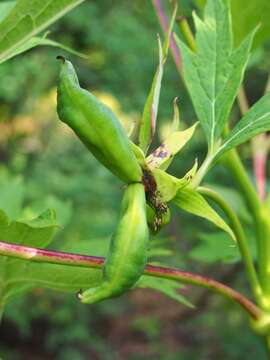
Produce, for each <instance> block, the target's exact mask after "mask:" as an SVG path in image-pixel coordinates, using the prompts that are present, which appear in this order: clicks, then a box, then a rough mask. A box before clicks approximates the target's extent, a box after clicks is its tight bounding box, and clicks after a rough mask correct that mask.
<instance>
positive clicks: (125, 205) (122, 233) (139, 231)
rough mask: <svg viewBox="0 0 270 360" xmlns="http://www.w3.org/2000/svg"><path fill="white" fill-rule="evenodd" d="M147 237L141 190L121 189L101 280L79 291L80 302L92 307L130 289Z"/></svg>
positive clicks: (140, 267)
mask: <svg viewBox="0 0 270 360" xmlns="http://www.w3.org/2000/svg"><path fill="white" fill-rule="evenodd" d="M148 238H149V231H148V226H147V220H146V205H145V193H144V187H143V185H142V184H131V185H129V186H128V187H127V189H126V190H125V194H124V198H123V201H122V207H121V215H120V222H119V224H118V227H117V229H116V232H115V233H114V235H113V237H112V240H111V244H110V249H109V254H108V256H107V258H106V261H105V264H104V268H103V281H102V283H101V284H100V285H99V286H97V287H95V288H90V289H88V290H86V291H84V292H81V293H80V294H79V298H80V300H81V301H82V302H83V303H86V304H93V303H96V302H98V301H102V300H105V299H107V298H111V297H117V296H119V295H121V294H122V293H124V292H126V291H127V290H129V289H130V288H132V287H133V286H134V285H135V283H136V282H137V281H138V280H139V278H140V277H141V275H142V273H143V271H144V267H145V265H146V261H147V245H148Z"/></svg>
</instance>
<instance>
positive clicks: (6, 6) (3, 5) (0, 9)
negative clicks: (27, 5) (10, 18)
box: [0, 0, 16, 22]
mask: <svg viewBox="0 0 270 360" xmlns="http://www.w3.org/2000/svg"><path fill="white" fill-rule="evenodd" d="M15 4H16V0H14V1H11V0H7V1H1V2H0V22H1V21H2V20H3V19H4V18H5V17H6V16H7V15H8V13H9V12H10V11H11V9H12V8H13V6H14V5H15Z"/></svg>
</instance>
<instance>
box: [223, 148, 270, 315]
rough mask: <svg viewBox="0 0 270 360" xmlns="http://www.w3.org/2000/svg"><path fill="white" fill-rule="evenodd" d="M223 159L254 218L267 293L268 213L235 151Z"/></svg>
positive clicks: (269, 304)
mask: <svg viewBox="0 0 270 360" xmlns="http://www.w3.org/2000/svg"><path fill="white" fill-rule="evenodd" d="M223 161H225V166H226V167H227V168H228V169H229V171H230V172H231V173H232V175H233V177H234V178H235V180H236V181H237V183H238V185H239V187H240V190H241V192H242V194H243V196H244V198H245V200H246V202H247V205H248V208H249V210H250V211H251V213H252V215H253V219H254V226H255V231H256V237H257V258H258V270H259V279H260V282H261V286H262V289H263V291H264V292H265V293H266V294H268V295H269V293H270V281H269V279H270V268H269V260H270V225H269V221H268V215H267V213H266V210H265V209H264V208H263V206H262V204H261V202H260V199H259V198H258V195H257V193H256V190H255V188H254V187H253V185H252V183H251V181H250V179H249V177H248V175H247V173H246V170H245V168H244V166H243V164H242V162H241V160H240V158H239V156H238V154H237V152H236V150H231V151H229V152H228V153H227V154H225V155H224V157H223ZM265 307H267V308H268V310H269V308H270V302H269V301H267V303H266V304H265Z"/></svg>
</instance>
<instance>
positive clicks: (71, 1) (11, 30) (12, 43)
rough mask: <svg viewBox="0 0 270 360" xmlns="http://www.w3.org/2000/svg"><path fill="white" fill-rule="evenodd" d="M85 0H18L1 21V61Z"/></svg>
mask: <svg viewBox="0 0 270 360" xmlns="http://www.w3.org/2000/svg"><path fill="white" fill-rule="evenodd" d="M82 2H83V0H58V1H55V0H35V1H31V2H29V1H28V0H17V2H16V4H15V6H14V7H13V8H12V9H11V10H10V12H9V13H8V15H7V16H6V17H5V18H4V20H3V21H2V22H1V23H0V62H3V61H4V60H5V59H7V58H9V57H10V54H12V53H14V52H15V51H16V49H17V48H18V47H19V46H22V45H23V44H24V43H25V42H26V41H28V40H30V39H31V38H32V37H33V36H35V35H36V34H37V33H39V32H40V31H42V30H44V29H45V28H46V27H47V26H49V25H50V24H52V23H53V22H55V21H56V20H57V19H58V18H60V17H61V16H63V15H64V14H65V13H67V12H68V11H70V10H71V9H73V8H74V7H75V6H77V5H79V4H80V3H82Z"/></svg>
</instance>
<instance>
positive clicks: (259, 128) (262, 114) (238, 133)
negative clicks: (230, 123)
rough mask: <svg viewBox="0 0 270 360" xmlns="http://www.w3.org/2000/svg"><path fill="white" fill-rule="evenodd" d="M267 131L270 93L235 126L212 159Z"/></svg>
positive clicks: (269, 122)
mask: <svg viewBox="0 0 270 360" xmlns="http://www.w3.org/2000/svg"><path fill="white" fill-rule="evenodd" d="M267 130H270V92H269V93H267V94H265V95H264V96H263V97H262V98H261V99H260V100H259V101H257V102H256V104H255V105H253V106H252V107H251V108H250V110H249V111H248V112H247V113H246V114H245V115H244V117H243V118H242V119H241V120H240V121H239V122H238V123H237V124H236V125H235V127H234V128H233V129H232V130H231V131H230V133H229V134H228V136H227V137H226V138H225V139H224V142H223V144H222V145H221V146H220V147H219V149H218V150H217V151H216V153H215V155H214V159H215V160H216V159H218V158H219V157H220V156H221V155H223V154H224V153H225V152H227V151H229V150H230V149H232V148H234V147H236V146H238V145H240V144H242V143H244V142H246V141H247V140H249V139H251V138H253V137H254V136H255V135H258V134H260V133H262V132H265V131H267Z"/></svg>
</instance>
